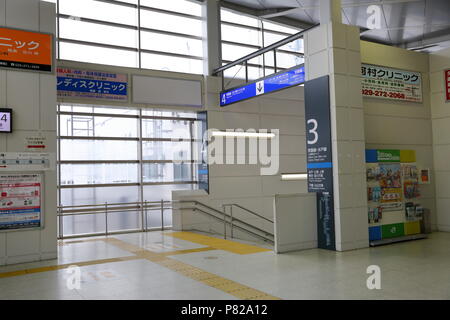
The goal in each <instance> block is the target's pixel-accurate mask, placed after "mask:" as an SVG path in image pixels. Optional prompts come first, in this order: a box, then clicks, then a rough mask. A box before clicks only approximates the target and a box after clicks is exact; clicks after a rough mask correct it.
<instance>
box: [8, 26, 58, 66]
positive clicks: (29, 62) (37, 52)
mask: <svg viewBox="0 0 450 320" xmlns="http://www.w3.org/2000/svg"><path fill="white" fill-rule="evenodd" d="M52 50H53V36H52V35H51V34H46V33H38V32H31V31H25V30H17V29H10V28H0V67H6V68H13V69H22V70H34V71H44V72H52V61H53V53H52Z"/></svg>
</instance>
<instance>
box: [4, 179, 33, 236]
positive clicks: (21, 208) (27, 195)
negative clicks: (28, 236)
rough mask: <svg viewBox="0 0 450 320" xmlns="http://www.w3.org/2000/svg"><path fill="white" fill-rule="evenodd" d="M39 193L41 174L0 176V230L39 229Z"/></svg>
mask: <svg viewBox="0 0 450 320" xmlns="http://www.w3.org/2000/svg"><path fill="white" fill-rule="evenodd" d="M41 192H42V175H41V174H38V173H26V174H19V173H17V174H14V173H9V174H0V230H11V229H23V228H36V227H41V225H42V224H41V221H42V218H41Z"/></svg>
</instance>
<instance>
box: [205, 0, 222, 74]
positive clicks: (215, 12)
mask: <svg viewBox="0 0 450 320" xmlns="http://www.w3.org/2000/svg"><path fill="white" fill-rule="evenodd" d="M202 15H203V19H204V22H203V37H204V38H203V52H204V57H205V60H204V67H203V68H204V69H203V70H204V74H205V75H209V76H211V75H212V74H213V71H214V69H217V68H218V67H220V65H221V62H222V50H221V33H220V3H219V1H218V0H205V1H204V2H203V7H202Z"/></svg>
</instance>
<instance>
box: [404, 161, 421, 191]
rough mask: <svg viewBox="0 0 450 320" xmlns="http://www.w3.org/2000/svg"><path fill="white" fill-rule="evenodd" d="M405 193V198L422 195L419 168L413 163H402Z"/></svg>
mask: <svg viewBox="0 0 450 320" xmlns="http://www.w3.org/2000/svg"><path fill="white" fill-rule="evenodd" d="M402 171H403V172H402V174H403V193H404V196H405V199H414V198H418V197H420V193H419V170H418V169H417V166H415V165H412V164H402Z"/></svg>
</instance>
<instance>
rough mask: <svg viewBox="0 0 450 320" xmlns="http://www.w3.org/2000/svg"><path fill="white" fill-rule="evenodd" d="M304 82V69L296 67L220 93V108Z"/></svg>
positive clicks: (301, 66)
mask: <svg viewBox="0 0 450 320" xmlns="http://www.w3.org/2000/svg"><path fill="white" fill-rule="evenodd" d="M304 82H305V67H304V66H303V65H300V66H296V67H294V68H291V69H289V70H285V71H281V72H278V73H275V74H272V75H270V76H267V77H265V78H262V79H260V80H257V81H255V82H252V83H249V84H246V85H244V86H241V87H237V88H233V89H228V90H225V91H222V92H221V93H220V106H221V107H224V106H227V105H229V104H232V103H235V102H239V101H242V100H247V99H250V98H253V97H256V96H259V95H262V94H266V93H270V92H274V91H279V90H282V89H286V88H290V87H293V86H297V85H299V84H302V83H304Z"/></svg>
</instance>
